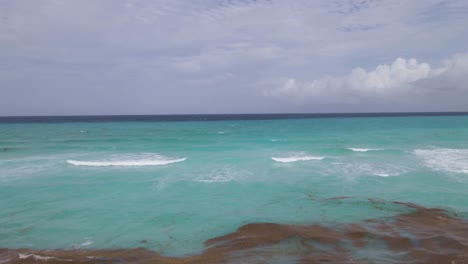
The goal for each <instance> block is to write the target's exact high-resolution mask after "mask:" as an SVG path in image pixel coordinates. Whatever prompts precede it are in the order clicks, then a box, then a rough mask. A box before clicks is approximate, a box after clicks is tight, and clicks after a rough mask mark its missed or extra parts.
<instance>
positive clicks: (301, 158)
mask: <svg viewBox="0 0 468 264" xmlns="http://www.w3.org/2000/svg"><path fill="white" fill-rule="evenodd" d="M324 158H325V157H318V156H290V157H284V158H278V157H272V158H271V159H272V160H274V161H276V162H296V161H307V160H323V159H324Z"/></svg>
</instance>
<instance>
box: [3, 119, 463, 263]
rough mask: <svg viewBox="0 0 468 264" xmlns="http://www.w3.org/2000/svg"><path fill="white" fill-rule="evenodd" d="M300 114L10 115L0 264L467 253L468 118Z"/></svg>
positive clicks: (391, 259) (404, 259) (395, 258)
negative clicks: (85, 260)
mask: <svg viewBox="0 0 468 264" xmlns="http://www.w3.org/2000/svg"><path fill="white" fill-rule="evenodd" d="M296 117H297V118H295V116H294V115H287V116H281V115H280V116H276V115H272V116H269V115H260V116H245V115H234V116H229V115H225V116H182V117H181V116H176V117H173V118H171V117H170V116H165V117H153V118H150V117H134V118H132V117H115V118H112V117H107V118H106V117H68V118H67V117H56V118H55V119H54V118H23V119H22V118H3V119H0V248H3V250H0V263H10V262H11V263H19V262H15V261H26V260H30V261H39V262H40V261H46V262H47V261H50V260H51V259H54V260H56V261H59V260H63V259H69V260H70V259H72V260H77V259H78V258H80V257H83V256H82V255H79V254H83V253H82V252H86V257H87V260H89V261H91V260H93V256H94V257H96V256H100V258H99V261H97V262H96V263H103V262H105V260H106V261H107V260H109V259H114V260H115V259H120V260H121V262H120V263H125V262H128V263H132V261H128V259H126V257H128V255H132V254H133V257H135V255H136V256H146V258H149V256H150V257H152V258H153V257H154V258H156V257H157V258H161V259H160V261H162V262H158V263H164V261H166V262H167V263H176V262H171V261H175V260H183V259H185V260H187V258H189V257H191V258H194V257H197V256H198V257H200V256H202V257H206V259H205V261H201V262H199V263H211V262H210V261H211V260H212V261H213V263H321V262H314V261H316V260H317V259H315V257H321V258H322V259H327V257H328V258H329V259H330V260H333V259H335V258H349V259H354V260H362V261H369V262H355V263H374V262H372V261H376V263H400V261H401V263H409V262H411V261H409V262H408V260H412V258H414V259H417V260H420V259H419V256H422V255H424V254H426V255H424V256H425V257H428V258H429V257H431V258H432V257H434V256H433V254H436V252H431V250H430V249H431V247H430V246H427V247H426V245H432V246H433V248H434V247H435V248H437V247H438V249H437V250H439V252H438V253H437V254H445V255H444V256H447V255H449V256H450V257H452V258H454V256H463V257H466V255H467V253H466V252H467V248H468V243H467V242H468V241H467V240H468V235H467V234H468V233H467V230H468V225H467V219H468V195H467V190H468V115H463V114H460V115H454V116H441V115H429V116H408V115H402V116H391V115H385V116H381V115H376V116H373V115H361V116H353V115H329V116H327V115H325V116H323V115H319V116H308V115H299V116H296ZM174 121H175V122H174ZM434 208H437V209H434ZM432 217H433V218H434V219H435V220H434V221H429V220H428V221H427V223H426V221H425V220H424V219H432ZM421 219H423V220H421ZM437 219H439V220H440V219H443V223H442V222H440V221H442V220H440V221H439V220H437ZM437 221H439V222H437ZM405 223H406V225H405ZM256 225H257V226H256ZM383 226H385V227H386V228H388V229H385V231H382V230H383ZM351 227H352V228H359V230H360V232H361V233H362V236H361V237H359V236H358V235H356V234H357V233H356V232H357V231H356V230H354V229H353V230H354V231H353V232H351V231H349V232H348V231H346V230H349V229H350V228H351ZM318 229H319V231H320V232H319V231H317V230H318ZM236 230H237V231H236ZM262 230H263V231H262ZM278 230H280V231H281V232H280V231H278ZM298 230H302V231H301V232H299V231H298ZM312 230H315V231H314V232H315V233H314V232H312ZM363 230H365V232H364V231H363ZM389 230H391V231H389ZM259 232H260V233H259ZM275 232H279V233H275ZM431 232H432V233H431ZM312 233H313V234H314V235H310V234H312ZM396 233H398V234H397V235H395V234H396ZM319 234H320V235H319ZM332 234H333V236H332ZM354 235H356V237H354ZM246 237H248V238H249V239H247V238H246ZM259 237H260V238H261V239H260V238H259ZM278 237H280V239H277V238H278ZM358 237H359V239H360V240H359V241H358V240H357V239H358ZM390 237H391V239H390ZM395 237H396V238H398V239H400V240H401V241H403V242H398V243H400V244H401V245H403V244H404V243H406V244H404V245H406V246H404V247H403V248H402V249H398V250H397V249H395V248H394V246H392V243H393V242H395V241H396V240H395V241H394V240H392V239H396V238H395ZM234 238H235V239H234ZM332 238H335V240H333V239H332ZM252 239H253V240H252ZM255 239H256V240H255ZM262 239H263V240H262ZM327 239H328V240H327ZM431 239H432V240H431ZM400 240H398V241H400ZM240 241H243V242H242V243H241V242H240ZM428 241H429V242H428ZM244 242H245V243H244ZM358 242H360V243H361V244H360V245H359V243H358ZM398 243H396V244H395V245H397V244H398ZM436 245H437V246H436ZM445 247H447V248H445ZM122 249H127V250H130V251H127V253H128V252H132V253H128V254H127V255H125V254H123V253H122V252H120V253H119V254H121V255H118V256H117V255H112V254H117V253H115V252H119V250H122ZM132 249H141V250H143V251H144V252H143V253H142V252H141V251H138V252H133V251H131V250H132ZM444 249H446V251H444ZM457 250H458V251H457ZM434 251H435V249H434ZM64 252H66V253H64ZM93 252H94V253H93ZM112 252H113V253H112ZM212 252H214V253H212ZM334 252H335V253H336V252H338V253H339V254H334ZM415 252H420V253H421V252H422V253H421V254H419V255H418V254H415ZM463 252H464V253H463ZM452 253H453V254H456V255H453V254H452ZM209 254H212V255H211V256H210V257H211V258H210V257H208V255H209ZM451 254H452V255H451ZM107 255H109V256H110V255H112V256H113V257H108V258H107V257H106V256H107ZM65 256H66V257H65ZM213 256H216V259H213ZM218 257H219V259H218ZM137 259H138V258H137ZM349 259H348V260H349ZM134 260H135V259H134ZM335 260H336V261H338V260H337V259H335ZM444 260H446V259H444ZM197 261H199V260H197ZM307 261H311V262H307ZM421 261H424V259H423V258H421ZM135 262H136V261H135ZM338 262H340V261H338ZM338 262H335V263H338ZM112 263H114V262H112ZM116 263H117V262H116ZM194 263H198V262H194ZM327 263H328V262H327ZM331 263H334V262H331ZM341 263H352V262H341ZM440 263H443V262H440ZM447 263H450V262H447ZM454 263H458V262H454ZM460 263H461V262H460Z"/></svg>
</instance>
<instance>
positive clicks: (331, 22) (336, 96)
mask: <svg viewBox="0 0 468 264" xmlns="http://www.w3.org/2000/svg"><path fill="white" fill-rule="evenodd" d="M467 25H468V1H466V0H411V1H408V0H401V1H400V0H343V1H341V0H296V1H294V0H283V1H280V0H185V1H182V0H80V1H77V0H35V1H29V0H0V116H11V115H121V114H201V113H207V114H216V113H299V112H301V113H303V112H307V113H327V112H328V113H330V112H331V113H337V112H340V113H341V112H408V111H418V112H419V111H468V26H467Z"/></svg>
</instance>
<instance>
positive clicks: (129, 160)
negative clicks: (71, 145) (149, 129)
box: [67, 154, 187, 167]
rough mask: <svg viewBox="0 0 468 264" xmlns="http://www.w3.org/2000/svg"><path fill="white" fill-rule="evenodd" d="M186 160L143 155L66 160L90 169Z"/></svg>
mask: <svg viewBox="0 0 468 264" xmlns="http://www.w3.org/2000/svg"><path fill="white" fill-rule="evenodd" d="M186 159H187V158H180V159H171V158H168V157H164V156H161V155H158V154H144V155H126V156H114V157H112V158H110V159H105V160H90V161H83V160H67V163H68V164H71V165H75V166H92V167H106V166H160V165H167V164H171V163H176V162H182V161H185V160H186Z"/></svg>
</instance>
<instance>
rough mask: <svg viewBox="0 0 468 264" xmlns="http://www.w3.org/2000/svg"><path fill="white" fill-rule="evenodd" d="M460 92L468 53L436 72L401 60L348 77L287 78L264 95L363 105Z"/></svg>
mask: <svg viewBox="0 0 468 264" xmlns="http://www.w3.org/2000/svg"><path fill="white" fill-rule="evenodd" d="M460 92H462V93H463V92H468V53H465V54H457V55H455V56H453V57H451V58H450V59H447V60H445V61H444V62H443V64H442V66H441V67H440V68H436V69H432V68H431V66H430V65H429V64H428V63H424V62H422V63H420V62H418V61H417V60H416V59H404V58H397V59H396V60H395V61H394V62H393V63H391V64H381V65H378V66H377V67H376V68H375V69H374V70H370V71H366V70H364V69H362V68H355V69H354V70H352V71H351V73H349V74H347V75H345V76H327V77H323V78H320V79H316V80H312V81H299V80H297V79H295V78H285V80H283V81H282V83H281V84H280V85H279V86H278V87H275V88H273V89H267V90H266V91H264V94H265V95H268V96H273V97H279V98H282V99H286V100H291V101H293V102H298V103H307V102H311V101H313V102H317V101H328V102H332V103H359V102H361V101H364V100H368V99H370V98H376V99H379V98H380V99H389V98H393V100H395V99H396V100H397V99H398V97H400V96H420V95H426V94H428V93H431V94H433V93H452V94H453V95H456V94H455V93H457V94H459V93H460Z"/></svg>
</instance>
